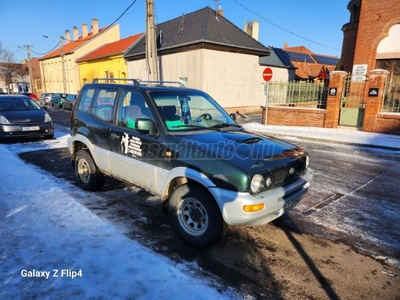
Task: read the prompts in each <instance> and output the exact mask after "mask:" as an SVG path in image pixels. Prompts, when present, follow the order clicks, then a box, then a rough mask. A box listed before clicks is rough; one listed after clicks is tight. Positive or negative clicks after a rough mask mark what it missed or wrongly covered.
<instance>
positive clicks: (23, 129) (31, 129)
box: [21, 126, 39, 131]
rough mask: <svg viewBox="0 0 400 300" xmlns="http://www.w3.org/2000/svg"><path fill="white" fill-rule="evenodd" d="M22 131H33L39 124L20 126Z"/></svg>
mask: <svg viewBox="0 0 400 300" xmlns="http://www.w3.org/2000/svg"><path fill="white" fill-rule="evenodd" d="M21 130H22V131H35V130H39V126H29V127H21Z"/></svg>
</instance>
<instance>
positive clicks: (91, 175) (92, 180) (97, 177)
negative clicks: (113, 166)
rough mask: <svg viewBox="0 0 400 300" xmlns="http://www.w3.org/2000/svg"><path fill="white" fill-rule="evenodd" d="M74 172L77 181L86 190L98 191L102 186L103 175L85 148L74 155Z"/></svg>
mask: <svg viewBox="0 0 400 300" xmlns="http://www.w3.org/2000/svg"><path fill="white" fill-rule="evenodd" d="M75 174H76V180H77V183H78V185H79V186H80V187H82V189H84V190H87V191H93V192H94V191H98V190H100V189H101V188H102V187H103V186H104V182H105V179H106V177H105V175H104V174H103V173H101V172H100V170H99V169H98V168H97V166H96V164H95V163H94V161H93V158H92V156H91V155H90V154H89V152H87V151H85V150H79V151H78V153H77V154H76V156H75Z"/></svg>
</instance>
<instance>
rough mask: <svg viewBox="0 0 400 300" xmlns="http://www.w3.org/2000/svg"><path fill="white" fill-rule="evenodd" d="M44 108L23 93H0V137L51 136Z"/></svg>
mask: <svg viewBox="0 0 400 300" xmlns="http://www.w3.org/2000/svg"><path fill="white" fill-rule="evenodd" d="M53 136H54V127H53V121H52V119H51V117H50V115H49V114H48V113H47V112H46V110H45V109H44V108H43V107H41V106H40V105H39V104H37V103H36V102H35V101H34V100H32V99H31V98H29V97H28V96H25V95H0V139H8V138H38V137H43V138H49V139H51V138H53Z"/></svg>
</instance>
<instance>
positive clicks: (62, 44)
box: [60, 36, 67, 93]
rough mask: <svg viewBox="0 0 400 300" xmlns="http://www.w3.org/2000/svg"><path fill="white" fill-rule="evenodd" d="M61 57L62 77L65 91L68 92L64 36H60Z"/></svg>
mask: <svg viewBox="0 0 400 300" xmlns="http://www.w3.org/2000/svg"><path fill="white" fill-rule="evenodd" d="M60 57H61V68H62V77H63V88H64V93H67V79H66V74H65V64H64V57H65V55H64V38H63V37H62V36H60Z"/></svg>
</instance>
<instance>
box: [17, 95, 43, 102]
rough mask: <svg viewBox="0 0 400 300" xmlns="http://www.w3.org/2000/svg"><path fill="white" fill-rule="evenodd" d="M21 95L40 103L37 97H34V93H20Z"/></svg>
mask: <svg viewBox="0 0 400 300" xmlns="http://www.w3.org/2000/svg"><path fill="white" fill-rule="evenodd" d="M21 95H25V96H28V97H29V98H31V99H33V100H34V101H35V102H36V103H40V100H39V97H38V96H36V95H35V94H34V93H21Z"/></svg>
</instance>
